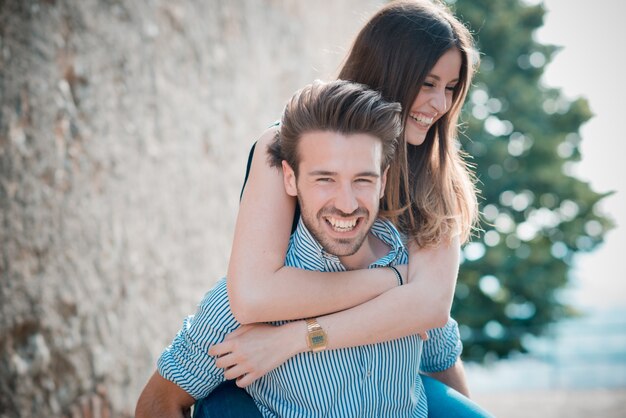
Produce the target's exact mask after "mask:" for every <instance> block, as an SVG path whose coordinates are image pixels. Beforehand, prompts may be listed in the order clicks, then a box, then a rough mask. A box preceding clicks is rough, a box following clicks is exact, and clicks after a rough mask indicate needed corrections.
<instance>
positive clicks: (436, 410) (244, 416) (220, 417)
mask: <svg viewBox="0 0 626 418" xmlns="http://www.w3.org/2000/svg"><path fill="white" fill-rule="evenodd" d="M421 377H422V381H423V382H424V390H425V391H426V399H427V402H428V416H429V417H433V418H480V417H482V418H486V417H493V416H492V415H491V414H489V413H488V412H486V411H485V410H484V409H482V408H481V407H480V406H479V405H478V404H476V403H474V402H473V401H471V400H470V399H468V398H466V397H465V396H463V395H461V394H460V393H459V392H457V391H456V390H454V389H452V388H450V387H448V386H446V385H444V384H443V383H441V382H439V381H438V380H436V379H433V378H431V377H428V376H424V375H422V376H421ZM193 416H194V418H261V413H260V412H259V410H258V409H257V407H256V405H255V404H254V401H253V400H252V398H251V397H250V395H248V393H247V392H246V391H245V390H243V389H240V388H238V387H237V386H236V385H235V382H234V381H230V380H229V381H227V382H226V383H222V384H221V385H220V386H218V387H217V389H215V390H214V391H213V392H212V393H211V394H210V395H209V396H208V397H206V398H204V399H200V400H199V401H197V402H196V405H195V408H194V415H193Z"/></svg>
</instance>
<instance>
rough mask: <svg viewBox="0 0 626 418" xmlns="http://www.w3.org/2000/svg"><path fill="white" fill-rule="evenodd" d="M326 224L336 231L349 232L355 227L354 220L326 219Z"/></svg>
mask: <svg viewBox="0 0 626 418" xmlns="http://www.w3.org/2000/svg"><path fill="white" fill-rule="evenodd" d="M328 222H330V224H331V225H332V227H333V228H334V229H335V230H337V231H342V232H345V231H350V230H352V229H353V228H354V227H355V226H356V219H351V220H345V219H337V218H328Z"/></svg>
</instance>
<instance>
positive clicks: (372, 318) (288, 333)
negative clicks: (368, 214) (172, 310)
mask: <svg viewBox="0 0 626 418" xmlns="http://www.w3.org/2000/svg"><path fill="white" fill-rule="evenodd" d="M459 248H460V247H459V241H458V239H453V240H452V242H451V243H450V244H448V245H441V246H439V247H438V248H434V249H419V248H417V247H413V248H411V249H410V250H411V251H410V253H409V264H410V267H409V270H410V271H413V277H412V278H411V281H410V282H409V283H408V284H406V285H404V286H400V287H395V288H393V289H391V290H389V291H387V292H385V293H383V294H381V295H379V296H378V297H375V298H374V299H372V300H370V301H368V302H365V303H363V304H361V305H358V306H355V307H353V308H350V309H347V310H344V311H341V312H336V313H333V314H330V315H325V316H320V317H318V318H317V320H318V322H319V323H320V325H321V326H322V328H324V330H325V331H326V333H327V335H328V345H327V349H337V348H345V347H353V346H358V345H366V344H375V343H378V342H382V341H389V340H392V339H396V338H401V337H405V336H407V335H411V334H418V333H419V334H423V333H424V332H425V331H426V330H428V329H432V328H439V327H442V326H444V325H445V324H446V322H447V321H448V318H449V312H450V305H451V301H452V296H453V293H454V287H455V284H456V276H457V272H458V265H459ZM422 263H423V264H422ZM416 265H419V266H421V268H416V267H415V266H416ZM324 274H328V273H324ZM390 307H391V308H390ZM306 329H307V327H306V323H305V322H304V321H294V322H289V323H287V324H285V325H282V326H280V327H274V326H271V325H266V324H254V325H248V326H245V327H243V328H240V329H238V330H237V331H235V332H233V333H231V334H229V335H228V336H227V337H226V339H225V341H224V342H223V343H221V344H217V345H215V346H213V347H211V349H210V351H209V354H211V355H213V356H216V357H218V359H217V363H216V365H217V366H218V367H221V368H224V369H226V370H225V374H224V376H225V377H226V378H227V379H235V378H237V385H238V386H240V387H245V386H247V385H249V384H250V383H252V382H253V381H254V380H256V379H258V378H259V377H261V376H263V375H265V374H266V373H267V372H269V371H270V370H272V369H274V368H276V367H277V366H279V365H280V364H282V363H284V362H285V361H287V360H288V359H289V358H291V357H293V356H294V355H296V354H298V353H301V352H304V351H307V350H308V347H307V344H306Z"/></svg>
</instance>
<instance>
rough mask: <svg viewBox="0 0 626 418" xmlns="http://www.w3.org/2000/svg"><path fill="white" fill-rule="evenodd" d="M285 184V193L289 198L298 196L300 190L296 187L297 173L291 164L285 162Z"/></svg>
mask: <svg viewBox="0 0 626 418" xmlns="http://www.w3.org/2000/svg"><path fill="white" fill-rule="evenodd" d="M282 164H283V182H284V184H285V191H286V192H287V194H288V195H289V196H297V195H298V188H297V187H296V173H295V172H294V171H293V169H292V168H291V166H290V165H289V163H287V161H285V160H283V163H282Z"/></svg>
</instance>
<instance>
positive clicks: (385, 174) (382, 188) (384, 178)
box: [378, 166, 389, 199]
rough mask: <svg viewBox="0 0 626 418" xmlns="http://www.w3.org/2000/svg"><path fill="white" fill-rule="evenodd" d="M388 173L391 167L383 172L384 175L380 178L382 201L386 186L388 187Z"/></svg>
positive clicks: (380, 197)
mask: <svg viewBox="0 0 626 418" xmlns="http://www.w3.org/2000/svg"><path fill="white" fill-rule="evenodd" d="M387 172H389V166H387V168H385V171H383V175H382V176H381V177H380V196H378V198H379V199H382V198H383V196H384V195H385V186H386V185H387Z"/></svg>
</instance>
